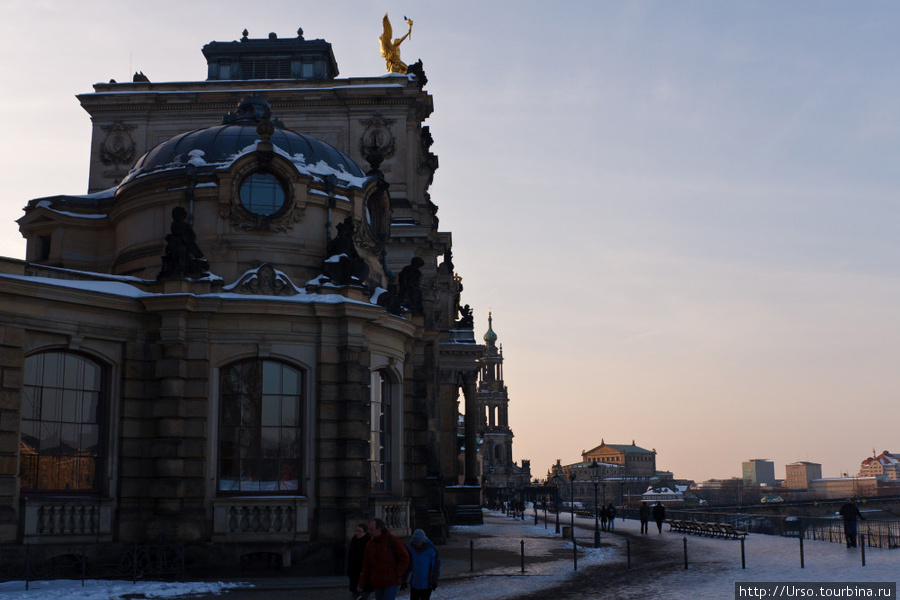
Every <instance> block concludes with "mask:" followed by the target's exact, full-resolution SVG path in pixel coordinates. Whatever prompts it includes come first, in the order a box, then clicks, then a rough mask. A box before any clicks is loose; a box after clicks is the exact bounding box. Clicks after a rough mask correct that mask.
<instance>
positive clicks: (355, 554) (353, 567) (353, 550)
mask: <svg viewBox="0 0 900 600" xmlns="http://www.w3.org/2000/svg"><path fill="white" fill-rule="evenodd" d="M368 529H369V526H368V525H367V524H366V523H360V524H359V525H357V526H356V529H355V530H354V532H353V537H352V538H350V550H349V551H348V552H347V579H349V580H350V594H351V596H352V597H353V598H356V599H358V600H367V599H368V597H369V594H370V593H371V590H365V591H362V592H359V591H357V589H356V586H357V585H358V584H359V574H360V572H361V571H362V564H363V554H365V551H366V544H368V543H369V540H370V539H372V538H370V537H369V531H368Z"/></svg>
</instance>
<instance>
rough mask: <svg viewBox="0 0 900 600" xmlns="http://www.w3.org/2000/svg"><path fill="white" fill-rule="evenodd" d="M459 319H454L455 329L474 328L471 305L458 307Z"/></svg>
mask: <svg viewBox="0 0 900 600" xmlns="http://www.w3.org/2000/svg"><path fill="white" fill-rule="evenodd" d="M459 314H460V317H461V318H460V319H459V320H458V321H456V323H455V324H454V327H455V328H456V329H475V318H474V317H473V316H472V307H471V306H469V305H468V304H466V305H465V306H460V307H459Z"/></svg>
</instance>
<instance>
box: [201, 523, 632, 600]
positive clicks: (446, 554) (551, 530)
mask: <svg viewBox="0 0 900 600" xmlns="http://www.w3.org/2000/svg"><path fill="white" fill-rule="evenodd" d="M538 516H539V526H538V527H535V526H534V513H533V512H531V513H529V514H528V515H527V516H526V518H525V520H524V521H523V520H522V519H514V518H512V517H507V516H505V515H503V514H501V513H497V512H485V513H484V525H481V526H471V527H453V528H451V532H450V536H449V539H448V540H447V543H446V544H444V545H441V546H438V547H437V548H438V552H439V553H440V556H441V583H442V585H452V584H453V583H454V582H460V581H463V580H466V579H472V578H479V577H484V576H490V575H494V576H497V575H521V574H522V573H523V571H522V553H523V549H524V553H525V571H526V572H527V573H528V574H530V575H537V576H539V575H541V574H542V573H543V572H544V571H545V570H547V569H549V568H550V566H551V565H556V566H557V568H558V565H559V561H560V560H572V559H573V549H572V545H571V543H569V542H566V541H565V540H562V539H561V536H560V535H557V534H556V533H555V515H553V514H551V513H548V515H547V519H548V520H549V523H546V524H545V522H544V513H543V512H540V511H539V515H538ZM567 518H569V515H568V514H563V515H561V519H562V521H561V524H560V529H561V530H562V528H563V527H565V526H569V525H570V523H569V521H568V520H567ZM579 521H580V522H579ZM603 535H604V539H603V545H604V546H610V545H616V544H624V541H623V540H621V539H618V540H617V541H616V540H614V539H613V538H614V537H616V536H606V534H603ZM576 539H577V540H578V544H579V546H580V547H581V546H582V545H585V546H593V524H592V523H589V524H587V525H586V524H585V520H584V519H576ZM241 581H246V582H247V583H248V584H249V585H251V586H252V587H249V586H248V587H242V588H236V589H232V590H229V591H228V592H226V594H225V595H224V596H219V598H221V599H222V600H260V599H261V598H265V599H266V600H281V599H285V600H286V599H290V600H347V598H348V596H349V593H348V590H347V578H346V577H333V576H323V577H289V576H285V577H251V578H245V579H242V580H241ZM200 598H203V596H200ZM210 598H213V596H210Z"/></svg>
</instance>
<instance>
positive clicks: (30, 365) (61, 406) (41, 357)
mask: <svg viewBox="0 0 900 600" xmlns="http://www.w3.org/2000/svg"><path fill="white" fill-rule="evenodd" d="M104 377H105V374H104V370H103V367H102V366H101V365H100V364H99V363H97V362H95V361H93V360H91V359H89V358H86V357H84V356H81V355H78V354H73V353H71V352H43V353H41V354H35V355H33V356H29V357H27V358H26V359H25V383H24V386H23V389H22V426H21V432H20V434H19V453H20V463H21V466H20V470H21V472H20V487H21V489H22V491H28V492H70V493H71V492H80V493H85V492H87V493H99V492H100V478H99V477H98V474H99V473H101V469H100V463H101V457H102V449H101V446H102V444H101V427H100V425H101V423H100V413H101V410H102V408H103V406H102V405H103V404H104V395H105V387H104Z"/></svg>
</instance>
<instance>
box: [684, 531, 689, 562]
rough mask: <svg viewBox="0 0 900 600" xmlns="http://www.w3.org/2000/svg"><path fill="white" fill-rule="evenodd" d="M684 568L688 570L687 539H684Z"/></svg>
mask: <svg viewBox="0 0 900 600" xmlns="http://www.w3.org/2000/svg"><path fill="white" fill-rule="evenodd" d="M684 568H685V569H687V568H688V554H687V537H685V538H684Z"/></svg>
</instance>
